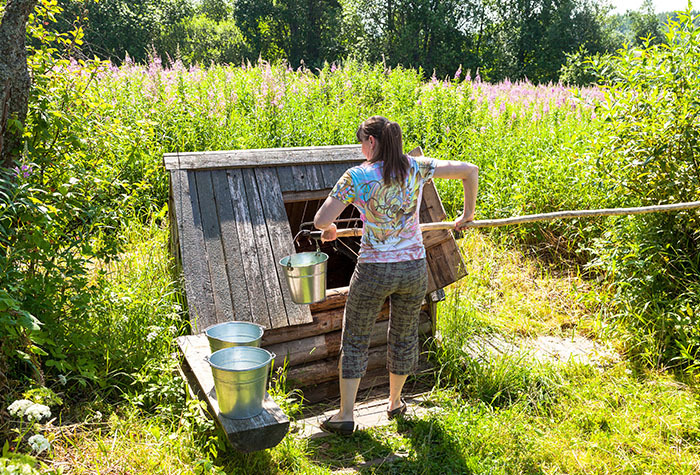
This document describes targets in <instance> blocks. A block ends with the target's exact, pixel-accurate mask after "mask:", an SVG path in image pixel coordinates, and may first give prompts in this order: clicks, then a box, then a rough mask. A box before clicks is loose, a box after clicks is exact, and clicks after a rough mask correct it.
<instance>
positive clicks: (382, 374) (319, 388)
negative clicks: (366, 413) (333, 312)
mask: <svg viewBox="0 0 700 475" xmlns="http://www.w3.org/2000/svg"><path fill="white" fill-rule="evenodd" d="M434 370H435V368H434V366H433V364H432V363H430V362H429V361H428V359H427V356H426V354H425V353H421V355H420V358H419V359H418V368H417V370H416V374H422V373H426V372H433V371H434ZM410 382H411V380H409V384H410ZM409 384H407V385H406V386H404V390H403V394H404V395H407V394H410V393H411V392H412V390H411V389H410V387H409ZM416 384H418V383H417V382H416V380H413V384H410V386H415V385H416ZM388 385H389V372H388V371H387V370H386V368H382V367H380V368H376V369H373V370H371V371H367V373H365V376H364V377H363V378H362V380H361V381H360V386H359V388H358V389H359V391H360V393H358V398H357V401H358V403H357V404H356V406H355V423H356V424H363V423H366V422H365V421H364V420H363V419H364V418H363V417H362V416H361V415H360V414H361V412H360V411H362V403H361V402H360V401H362V398H363V397H367V396H370V395H369V394H367V392H368V391H374V390H379V391H381V397H382V399H381V402H380V403H379V404H380V405H381V414H382V415H383V417H384V418H385V420H386V399H385V398H386V395H387V394H388V388H387V386H388ZM418 385H419V386H422V385H421V384H418ZM431 387H432V384H431V385H430V386H429V387H427V388H426V387H421V390H422V391H425V390H429V389H430V388H431ZM382 388H384V389H382ZM365 390H368V391H365ZM302 393H303V394H304V402H306V403H309V404H316V403H318V402H321V401H328V400H329V399H335V398H337V397H338V396H339V395H340V394H339V386H338V381H333V380H331V381H326V382H325V383H319V384H315V385H313V386H309V387H305V388H303V389H302ZM362 393H365V394H362ZM375 397H376V395H375V396H374V397H372V396H370V398H371V399H372V400H373V401H374V403H375V404H376V399H375ZM336 411H337V409H333V410H332V411H329V414H328V415H329V416H330V415H331V414H332V413H334V412H336ZM409 411H410V409H409ZM326 417H327V416H324V417H320V418H319V419H318V420H321V421H322V420H324V419H325V418H326ZM377 425H378V424H369V423H367V426H368V427H376V426H377ZM304 432H305V433H306V431H304Z"/></svg>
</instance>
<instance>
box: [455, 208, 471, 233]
mask: <svg viewBox="0 0 700 475" xmlns="http://www.w3.org/2000/svg"><path fill="white" fill-rule="evenodd" d="M472 221H474V211H472V212H465V213H462V216H460V217H459V218H457V220H456V221H455V230H456V231H461V230H463V229H465V228H466V227H467V224H469V223H470V222H472Z"/></svg>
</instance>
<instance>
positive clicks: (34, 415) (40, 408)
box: [24, 404, 51, 421]
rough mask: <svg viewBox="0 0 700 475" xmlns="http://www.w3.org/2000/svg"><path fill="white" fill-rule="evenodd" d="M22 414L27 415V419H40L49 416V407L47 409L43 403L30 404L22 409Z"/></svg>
mask: <svg viewBox="0 0 700 475" xmlns="http://www.w3.org/2000/svg"><path fill="white" fill-rule="evenodd" d="M24 415H25V416H27V420H30V421H40V420H42V419H48V418H49V417H51V409H49V406H44V405H43V404H32V405H31V406H29V408H28V409H27V410H26V411H24Z"/></svg>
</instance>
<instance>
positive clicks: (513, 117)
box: [510, 111, 518, 120]
mask: <svg viewBox="0 0 700 475" xmlns="http://www.w3.org/2000/svg"><path fill="white" fill-rule="evenodd" d="M517 118H518V114H516V113H515V111H513V114H512V115H511V116H510V119H511V120H515V119H517Z"/></svg>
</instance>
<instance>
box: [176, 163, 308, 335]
mask: <svg viewBox="0 0 700 475" xmlns="http://www.w3.org/2000/svg"><path fill="white" fill-rule="evenodd" d="M171 186H172V193H173V197H172V200H171V201H172V202H173V203H174V207H175V209H174V211H175V219H176V220H177V236H178V239H179V241H180V246H179V249H180V254H181V258H182V267H183V273H184V283H185V291H186V293H187V300H188V307H189V311H190V320H191V323H192V326H193V329H194V332H198V331H202V330H204V329H205V328H207V327H208V326H210V325H212V324H215V323H221V322H226V321H231V320H241V321H253V322H256V323H259V324H261V325H263V326H264V327H265V328H280V327H286V326H289V325H298V324H302V323H308V322H311V321H312V318H311V312H310V311H309V306H308V305H297V304H294V303H292V301H291V298H290V296H289V290H288V286H287V282H286V280H285V277H284V274H283V270H282V269H281V268H280V266H279V265H278V262H279V260H280V259H282V258H283V257H285V256H287V255H289V254H291V253H293V252H294V244H293V243H292V237H293V236H292V235H291V229H290V226H289V221H288V219H287V214H286V211H285V209H284V203H283V199H282V193H281V190H280V187H279V182H278V180H277V175H276V174H275V173H274V172H271V171H270V170H269V169H259V170H253V169H242V170H241V169H233V170H214V171H206V170H204V171H183V170H175V171H173V172H171Z"/></svg>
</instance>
